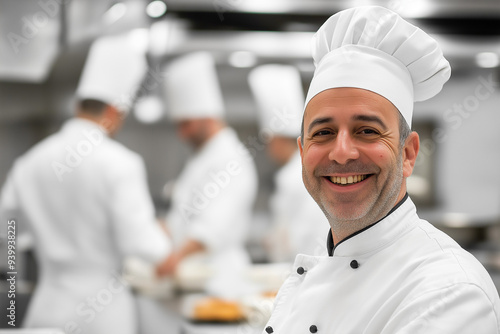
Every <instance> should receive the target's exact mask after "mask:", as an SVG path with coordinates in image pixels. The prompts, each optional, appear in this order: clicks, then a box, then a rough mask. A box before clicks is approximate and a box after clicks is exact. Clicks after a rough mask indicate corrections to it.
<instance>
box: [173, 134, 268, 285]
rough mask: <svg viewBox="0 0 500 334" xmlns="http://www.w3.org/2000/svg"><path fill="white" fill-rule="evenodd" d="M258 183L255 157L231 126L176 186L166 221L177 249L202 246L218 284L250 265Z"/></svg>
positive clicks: (203, 151) (214, 139)
mask: <svg viewBox="0 0 500 334" xmlns="http://www.w3.org/2000/svg"><path fill="white" fill-rule="evenodd" d="M257 185H258V181H257V172H256V169H255V165H254V163H253V157H252V156H251V155H250V153H249V152H248V150H247V149H246V147H245V146H244V145H243V143H241V142H240V141H239V139H238V136H237V134H236V132H235V131H234V130H233V129H231V128H229V127H226V128H224V129H222V130H221V131H219V132H218V133H217V134H216V135H215V136H214V137H212V138H210V140H209V141H208V142H207V143H205V145H203V147H202V148H201V149H200V150H199V151H198V152H196V154H195V155H194V156H193V157H192V158H191V159H190V160H189V161H188V162H187V164H186V166H185V167H184V169H183V171H182V173H181V175H180V176H179V177H178V179H177V180H176V182H175V186H174V190H173V194H172V208H171V210H170V211H169V212H168V214H167V217H166V221H167V223H168V224H169V229H170V231H171V235H172V240H173V242H174V246H175V247H181V246H182V245H183V244H184V242H185V241H186V240H187V239H194V240H197V241H199V242H201V243H202V244H203V245H204V246H205V247H206V248H207V252H206V257H205V258H204V261H207V262H208V263H209V265H211V266H213V267H214V268H216V269H215V270H214V271H215V273H216V276H218V277H220V278H221V281H220V282H226V281H227V277H229V276H230V275H231V274H232V273H235V272H236V271H238V270H239V269H242V268H243V267H244V266H246V265H248V264H249V263H250V258H249V255H248V253H247V252H246V250H245V236H246V235H247V232H248V228H249V223H250V219H251V215H252V211H253V205H254V201H255V196H256V193H257ZM212 283H214V284H216V285H217V282H216V279H215V281H213V282H212ZM209 284H211V283H209ZM221 284H224V283H221ZM229 288H230V287H227V289H225V290H228V289H229Z"/></svg>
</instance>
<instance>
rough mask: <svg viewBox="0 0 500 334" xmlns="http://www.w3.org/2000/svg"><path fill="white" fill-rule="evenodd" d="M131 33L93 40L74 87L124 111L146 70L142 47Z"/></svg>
mask: <svg viewBox="0 0 500 334" xmlns="http://www.w3.org/2000/svg"><path fill="white" fill-rule="evenodd" d="M133 36H134V35H133V34H132V33H127V34H121V35H115V36H104V37H100V38H98V39H97V40H95V41H94V42H93V43H92V46H91V48H90V51H89V54H88V56H87V60H86V62H85V66H84V68H83V72H82V75H81V77H80V82H79V84H78V88H77V90H76V95H77V97H78V98H79V99H95V100H99V101H102V102H104V103H107V104H109V105H112V106H114V107H115V108H117V109H118V110H119V111H120V112H123V113H127V112H128V111H129V110H130V109H131V107H132V104H133V102H134V99H135V97H136V94H137V92H138V90H139V87H140V85H141V83H142V80H143V78H144V75H145V74H146V71H147V61H146V57H145V52H146V50H145V48H144V47H143V46H142V45H141V46H140V45H138V44H137V40H136V39H134V38H133Z"/></svg>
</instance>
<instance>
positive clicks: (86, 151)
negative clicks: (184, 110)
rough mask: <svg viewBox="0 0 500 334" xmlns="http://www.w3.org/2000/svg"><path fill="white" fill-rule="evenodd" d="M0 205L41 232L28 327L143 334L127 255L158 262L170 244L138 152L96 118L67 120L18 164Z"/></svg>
mask: <svg viewBox="0 0 500 334" xmlns="http://www.w3.org/2000/svg"><path fill="white" fill-rule="evenodd" d="M0 203H1V208H2V212H15V211H18V212H21V213H22V214H23V215H22V216H19V217H26V219H27V221H17V222H16V223H17V225H18V226H19V225H22V224H28V225H29V227H30V228H29V230H30V232H31V233H32V235H33V238H34V251H35V255H36V258H37V262H38V265H39V278H38V279H39V281H38V283H37V287H36V290H35V293H34V296H33V297H32V299H31V302H30V304H29V309H28V313H27V315H26V318H25V322H24V326H26V327H52V328H53V327H56V328H62V329H63V330H65V332H66V333H91V334H99V333H103V334H109V333H121V334H123V333H131V334H132V333H136V331H137V328H136V327H137V323H136V314H135V306H134V301H133V296H132V294H131V292H130V291H129V287H128V285H127V283H126V282H125V281H123V280H122V279H121V276H120V269H121V262H122V259H123V257H124V256H127V255H134V256H140V257H142V258H143V259H145V260H148V261H152V262H156V261H159V260H161V259H163V258H164V257H166V256H167V255H168V251H169V248H170V244H169V243H168V241H167V239H166V238H165V237H164V234H162V230H161V229H160V227H159V224H158V223H156V221H155V216H154V207H153V205H152V201H151V198H150V195H149V192H148V188H147V184H146V173H145V167H144V164H143V161H142V159H141V158H140V157H139V155H137V154H136V153H133V152H132V151H130V150H128V149H127V148H125V147H124V146H122V145H121V144H119V143H118V142H116V141H114V140H112V139H110V138H109V137H107V136H106V135H105V134H104V133H103V130H102V129H101V128H100V127H99V126H98V125H97V124H95V123H93V122H90V121H87V120H84V119H79V118H74V119H71V120H68V121H67V122H66V123H65V124H64V125H63V127H62V128H61V130H60V131H59V132H58V133H56V134H54V135H51V136H49V137H48V138H46V139H44V140H43V141H41V142H40V143H38V144H37V145H35V146H34V147H33V148H32V149H30V150H29V151H28V152H27V153H26V154H24V155H23V156H21V157H20V158H18V159H17V160H16V162H15V163H14V166H13V168H12V170H11V171H10V174H9V176H8V179H7V182H6V184H5V186H4V188H3V191H2V197H1V202H0ZM5 214H7V213H5ZM19 270H21V269H19ZM80 330H82V331H81V332H80Z"/></svg>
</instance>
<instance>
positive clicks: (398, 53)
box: [306, 6, 451, 126]
mask: <svg viewBox="0 0 500 334" xmlns="http://www.w3.org/2000/svg"><path fill="white" fill-rule="evenodd" d="M313 59H314V64H315V66H316V70H315V72H314V77H313V79H312V81H311V85H310V87H309V91H308V94H307V97H306V106H307V103H309V101H310V100H311V99H312V98H313V97H314V96H315V95H316V94H318V93H320V92H322V91H324V90H326V89H330V88H336V87H356V88H362V89H366V90H370V91H373V92H375V93H377V94H379V95H382V96H383V97H385V98H386V99H387V100H389V101H391V102H392V103H393V104H394V106H396V108H398V110H399V111H400V113H401V114H402V115H403V117H404V118H405V120H406V122H407V123H408V125H409V126H411V117H412V113H413V102H414V101H424V100H427V99H429V98H431V97H433V96H434V95H436V94H437V93H439V92H440V91H441V88H442V87H443V84H444V83H445V82H446V81H447V80H448V79H449V78H450V74H451V69H450V65H449V63H448V61H446V59H445V58H444V57H443V53H442V52H441V50H440V48H439V47H438V45H437V42H436V41H435V40H434V39H433V38H431V37H430V36H429V35H427V34H426V33H425V32H423V31H422V30H420V29H419V28H417V27H415V26H413V25H412V24H410V23H409V22H407V21H405V20H403V19H402V18H401V17H400V16H399V15H397V14H396V13H394V12H392V11H390V10H389V9H386V8H383V7H378V6H366V7H356V8H351V9H347V10H344V11H341V12H339V13H337V14H335V15H333V16H331V17H330V18H329V19H328V20H327V21H326V22H325V23H324V24H323V25H322V26H321V28H320V29H319V30H318V32H317V33H316V34H315V36H314V39H313Z"/></svg>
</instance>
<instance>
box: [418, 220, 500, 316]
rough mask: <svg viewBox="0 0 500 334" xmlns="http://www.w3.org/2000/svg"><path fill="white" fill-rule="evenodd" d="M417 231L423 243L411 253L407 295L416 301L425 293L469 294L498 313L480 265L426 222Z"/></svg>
mask: <svg viewBox="0 0 500 334" xmlns="http://www.w3.org/2000/svg"><path fill="white" fill-rule="evenodd" d="M420 229H421V231H422V232H423V233H425V235H426V239H427V240H423V242H422V243H421V244H420V247H419V248H420V250H417V251H416V252H417V253H419V254H415V255H416V257H415V259H417V261H416V262H415V263H413V265H415V269H414V270H411V274H410V275H409V281H411V283H410V284H411V285H412V286H413V289H412V293H410V294H409V295H408V296H409V297H410V298H411V297H415V298H418V297H419V296H423V295H425V294H428V293H433V292H436V291H442V292H443V294H444V295H446V296H455V295H456V296H459V295H460V294H462V293H463V294H465V293H466V291H468V292H467V293H470V292H471V291H473V292H474V293H475V294H476V296H478V297H481V298H486V299H487V300H489V301H490V302H491V304H492V305H494V306H495V309H497V311H498V307H499V306H500V305H499V298H498V292H497V289H496V287H495V285H494V283H493V281H492V279H491V277H490V275H489V274H488V272H487V271H486V269H485V268H484V266H483V265H482V264H481V263H480V262H479V261H478V260H477V259H476V258H475V257H474V256H473V255H472V254H471V253H469V252H468V251H466V250H465V249H463V248H462V247H461V246H460V245H459V244H458V243H457V242H456V241H455V240H453V239H452V238H451V237H449V236H448V235H446V234H445V233H443V232H442V231H440V230H438V229H437V228H435V227H434V226H432V225H431V224H429V223H428V222H426V221H422V224H420Z"/></svg>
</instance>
